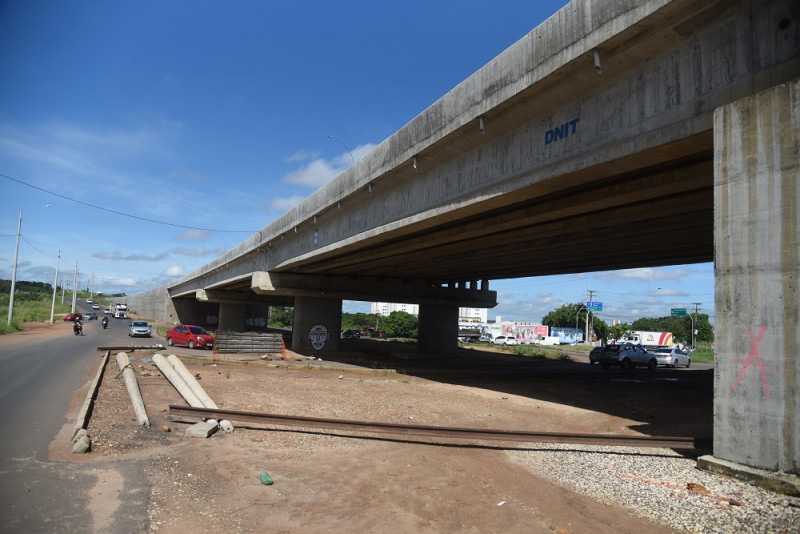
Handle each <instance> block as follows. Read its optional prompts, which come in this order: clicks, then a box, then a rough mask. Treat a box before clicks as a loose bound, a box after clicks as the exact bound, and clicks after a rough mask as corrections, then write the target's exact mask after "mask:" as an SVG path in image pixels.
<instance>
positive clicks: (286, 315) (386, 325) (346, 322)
mask: <svg viewBox="0 0 800 534" xmlns="http://www.w3.org/2000/svg"><path fill="white" fill-rule="evenodd" d="M293 315H294V308H292V307H289V306H287V307H273V308H270V313H269V321H268V324H269V326H273V327H276V328H291V326H292V318H293ZM342 330H343V331H344V330H366V331H367V332H368V333H370V334H371V333H372V332H374V331H376V330H382V331H384V332H386V335H387V336H388V337H400V338H410V339H416V338H417V336H418V333H419V321H418V319H417V316H416V315H411V314H410V313H407V312H403V311H396V312H392V313H390V314H389V315H388V316H383V315H378V314H376V313H342Z"/></svg>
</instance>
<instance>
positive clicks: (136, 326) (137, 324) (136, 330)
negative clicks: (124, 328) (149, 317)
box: [128, 321, 150, 337]
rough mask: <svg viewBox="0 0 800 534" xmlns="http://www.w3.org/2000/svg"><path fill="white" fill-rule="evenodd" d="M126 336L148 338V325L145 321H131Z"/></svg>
mask: <svg viewBox="0 0 800 534" xmlns="http://www.w3.org/2000/svg"><path fill="white" fill-rule="evenodd" d="M128 336H130V337H136V336H144V337H150V325H148V324H147V321H131V326H130V328H129V329H128Z"/></svg>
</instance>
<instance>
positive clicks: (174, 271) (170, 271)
mask: <svg viewBox="0 0 800 534" xmlns="http://www.w3.org/2000/svg"><path fill="white" fill-rule="evenodd" d="M183 273H184V271H183V267H181V266H180V265H173V266H172V267H167V268H166V269H164V270H163V271H161V276H166V277H168V278H175V277H178V276H181V275H183Z"/></svg>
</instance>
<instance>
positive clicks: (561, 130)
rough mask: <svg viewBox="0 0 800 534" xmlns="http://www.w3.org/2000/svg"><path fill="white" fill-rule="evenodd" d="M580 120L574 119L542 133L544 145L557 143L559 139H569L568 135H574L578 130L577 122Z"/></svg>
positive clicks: (578, 118)
mask: <svg viewBox="0 0 800 534" xmlns="http://www.w3.org/2000/svg"><path fill="white" fill-rule="evenodd" d="M580 120H581V118H580V117H576V118H574V119H572V120H571V121H569V122H565V123H564V124H561V125H559V126H556V127H555V128H553V129H551V130H547V131H546V132H545V133H544V144H545V145H549V144H550V143H552V142H553V141H558V140H559V139H563V138H565V137H569V135H570V134H572V135H574V134H575V132H577V130H578V121H580Z"/></svg>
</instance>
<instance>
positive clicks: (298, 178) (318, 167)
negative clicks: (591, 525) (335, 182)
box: [283, 159, 344, 188]
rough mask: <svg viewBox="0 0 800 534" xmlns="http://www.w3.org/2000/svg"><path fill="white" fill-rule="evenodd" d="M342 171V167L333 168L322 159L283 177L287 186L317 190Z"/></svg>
mask: <svg viewBox="0 0 800 534" xmlns="http://www.w3.org/2000/svg"><path fill="white" fill-rule="evenodd" d="M343 170H344V168H342V167H334V166H333V164H332V163H331V162H329V161H326V160H324V159H315V160H313V161H311V163H308V164H306V165H304V166H303V167H301V168H300V169H298V170H296V171H292V172H290V173H288V174H287V175H286V176H284V177H283V181H284V182H285V183H287V184H293V185H302V186H307V187H313V188H317V187H320V186H323V185H325V184H326V183H328V182H330V181H331V180H332V179H334V178H335V177H336V176H338V175H339V174H341V172H342V171H343Z"/></svg>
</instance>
